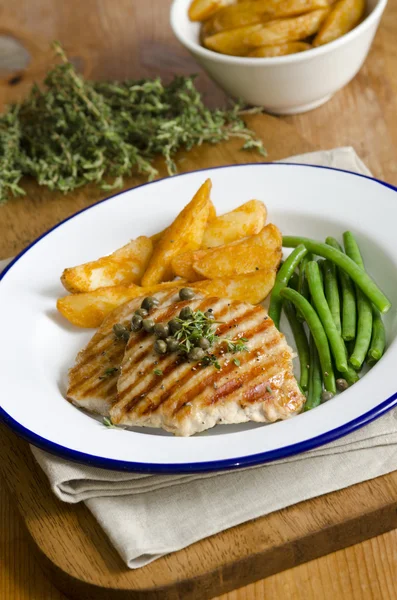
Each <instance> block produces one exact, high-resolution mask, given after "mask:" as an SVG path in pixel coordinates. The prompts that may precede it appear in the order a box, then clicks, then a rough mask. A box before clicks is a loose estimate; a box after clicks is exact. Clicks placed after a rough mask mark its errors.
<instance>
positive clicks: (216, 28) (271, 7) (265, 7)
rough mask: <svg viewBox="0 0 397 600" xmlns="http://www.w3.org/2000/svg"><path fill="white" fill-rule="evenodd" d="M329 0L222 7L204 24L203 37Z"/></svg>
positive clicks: (255, 1)
mask: <svg viewBox="0 0 397 600" xmlns="http://www.w3.org/2000/svg"><path fill="white" fill-rule="evenodd" d="M328 5H329V4H328V0H272V1H270V0H249V1H245V2H240V3H239V4H232V5H230V6H226V7H225V8H221V9H220V10H218V11H217V12H216V13H215V14H214V15H213V16H212V17H210V18H209V19H208V20H206V21H205V22H204V23H203V25H202V35H203V37H204V38H205V37H208V36H210V35H214V34H215V33H219V32H221V31H226V30H228V29H235V28H237V27H245V26H246V25H254V24H255V23H264V22H266V21H270V20H273V19H279V18H285V17H291V16H295V15H299V14H302V13H305V12H309V11H311V10H316V9H318V8H326V7H327V6H328Z"/></svg>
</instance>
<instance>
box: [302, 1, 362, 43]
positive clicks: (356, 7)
mask: <svg viewBox="0 0 397 600" xmlns="http://www.w3.org/2000/svg"><path fill="white" fill-rule="evenodd" d="M364 11H365V0H339V2H336V4H334V6H333V7H332V10H331V12H330V14H329V15H328V17H327V18H326V19H325V21H324V23H323V24H322V26H321V28H320V31H319V32H318V34H317V35H316V37H315V38H314V41H313V46H322V45H323V44H328V43H329V42H332V41H333V40H336V39H337V38H339V37H341V36H342V35H344V34H345V33H348V32H349V31H350V30H351V29H353V28H354V27H355V26H356V25H358V23H359V22H360V19H361V18H362V16H363V15H364Z"/></svg>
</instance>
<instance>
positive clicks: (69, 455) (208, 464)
mask: <svg viewBox="0 0 397 600" xmlns="http://www.w3.org/2000/svg"><path fill="white" fill-rule="evenodd" d="M246 166H253V167H269V166H272V167H274V166H284V167H285V166H288V167H307V168H315V169H325V170H330V171H338V172H341V173H347V174H350V175H354V176H356V177H362V178H364V179H369V180H370V181H374V182H376V183H378V184H380V185H383V186H384V187H387V188H389V189H391V190H393V191H394V192H397V187H395V186H393V185H392V184H390V183H386V182H385V181H382V180H381V179H377V178H375V177H370V176H369V175H364V174H362V173H355V172H354V171H349V170H347V169H338V168H335V167H328V166H323V165H312V164H304V163H290V162H288V163H283V162H269V163H243V164H238V165H233V164H232V165H223V166H218V167H208V168H204V169H197V170H196V171H189V172H187V173H180V174H178V175H174V177H184V176H186V175H190V174H192V173H200V172H203V171H215V170H219V169H229V168H236V167H246ZM164 179H168V177H164V178H161V179H156V180H155V181H150V182H146V183H142V184H140V185H138V186H135V187H132V188H128V189H126V190H122V191H120V192H117V193H116V194H113V195H111V196H108V197H107V198H104V199H103V200H100V201H98V202H96V203H95V204H92V205H91V206H87V207H85V208H83V209H81V210H80V211H78V212H76V213H74V214H73V215H70V216H69V217H67V218H66V219H64V220H63V221H61V222H60V223H57V224H56V225H54V227H51V229H49V230H48V231H46V232H44V233H43V234H42V235H40V236H39V237H38V238H36V239H35V240H34V241H33V242H32V243H31V244H29V246H27V247H26V248H24V250H22V251H21V252H20V253H19V254H18V255H17V256H16V257H15V258H14V259H13V260H12V261H11V262H10V263H9V264H8V265H7V266H6V267H5V269H4V270H3V271H2V273H1V274H0V281H2V280H3V279H4V277H5V275H6V274H7V273H8V271H10V269H11V268H12V267H13V266H14V265H15V264H16V263H17V262H18V260H20V258H21V257H22V256H23V255H24V254H25V253H26V252H28V251H29V250H30V249H31V248H32V247H33V246H35V245H36V244H37V243H38V242H39V241H40V240H41V239H43V238H44V237H46V236H47V235H49V234H50V233H51V232H52V231H54V230H55V229H57V228H58V227H60V226H61V225H63V224H64V223H66V222H67V221H69V220H71V219H73V218H75V217H77V216H78V215H79V214H81V213H83V212H85V211H87V210H90V209H92V208H94V207H95V206H97V205H98V204H102V203H103V202H108V201H109V200H112V199H113V198H116V197H117V196H119V195H121V194H124V193H126V192H129V191H131V190H136V189H138V188H140V187H143V186H147V185H152V184H155V183H159V182H161V181H163V180H164ZM396 405H397V392H395V393H394V394H393V395H392V396H390V397H389V398H387V399H386V400H384V401H383V402H381V403H380V404H378V405H377V406H376V407H374V408H373V409H371V410H370V411H368V412H366V413H364V414H363V415H360V417H357V418H356V419H353V420H351V421H349V422H347V423H345V424H344V425H341V426H340V427H336V428H335V429H332V430H330V431H327V432H326V433H323V434H321V435H318V436H315V437H313V438H310V439H308V440H305V441H303V442H299V443H295V444H291V445H289V446H283V447H281V448H277V449H276V450H270V451H266V452H261V453H259V454H252V455H248V456H242V457H236V458H230V459H224V460H215V461H205V462H196V463H171V464H167V463H135V462H132V461H122V460H117V459H112V458H105V457H101V456H96V455H91V454H87V453H85V452H79V451H77V450H72V449H70V448H66V447H65V446H61V445H60V444H57V443H55V442H51V441H50V440H47V439H46V438H43V437H42V436H40V435H38V434H36V433H34V432H33V431H31V430H30V429H27V428H26V427H24V426H23V425H21V424H20V423H19V422H18V421H16V420H15V419H14V418H13V417H11V416H10V415H9V414H8V413H7V412H6V411H5V410H4V409H3V408H2V407H1V406H0V420H1V421H2V422H4V423H5V424H6V425H7V426H8V427H10V428H11V429H12V430H13V431H14V432H15V433H16V434H17V435H19V436H20V437H22V438H23V439H25V440H26V441H27V442H29V443H31V444H33V445H34V446H37V447H38V448H40V449H42V450H45V451H46V452H49V453H50V454H54V455H56V456H60V457H61V458H65V459H67V460H71V461H73V462H78V463H80V464H88V465H91V466H95V467H98V468H103V469H110V470H114V471H135V472H140V473H148V474H155V473H161V474H169V475H171V474H180V473H198V472H210V471H223V470H232V469H239V468H243V467H251V466H255V465H259V464H265V463H267V462H270V461H274V460H280V459H283V458H287V457H291V456H295V455H297V454H301V453H303V452H307V451H309V450H313V449H314V448H317V447H319V446H322V445H324V444H328V443H330V442H333V441H335V440H337V439H339V438H341V437H343V436H345V435H348V434H349V433H352V432H353V431H356V430H357V429H360V428H361V427H363V426H364V425H367V424H368V423H370V422H371V421H374V420H375V419H377V418H379V417H380V416H382V415H383V414H385V413H386V412H388V411H389V410H391V409H392V408H393V407H394V406H396Z"/></svg>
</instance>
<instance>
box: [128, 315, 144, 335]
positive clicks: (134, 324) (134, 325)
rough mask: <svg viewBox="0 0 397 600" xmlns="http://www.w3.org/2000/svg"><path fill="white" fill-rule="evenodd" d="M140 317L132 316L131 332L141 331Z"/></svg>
mask: <svg viewBox="0 0 397 600" xmlns="http://www.w3.org/2000/svg"><path fill="white" fill-rule="evenodd" d="M142 321H143V319H142V317H140V316H139V315H134V316H133V317H132V319H131V329H132V331H139V330H140V329H142Z"/></svg>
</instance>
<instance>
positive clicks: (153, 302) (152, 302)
mask: <svg viewBox="0 0 397 600" xmlns="http://www.w3.org/2000/svg"><path fill="white" fill-rule="evenodd" d="M158 305H159V301H158V300H157V298H153V297H152V296H147V297H146V298H145V299H144V300H143V302H142V304H141V308H143V309H144V310H147V311H149V310H152V308H154V307H155V306H158Z"/></svg>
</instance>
